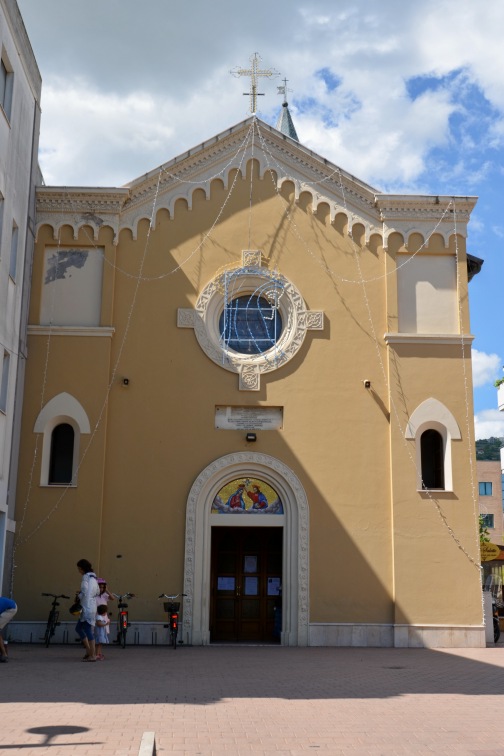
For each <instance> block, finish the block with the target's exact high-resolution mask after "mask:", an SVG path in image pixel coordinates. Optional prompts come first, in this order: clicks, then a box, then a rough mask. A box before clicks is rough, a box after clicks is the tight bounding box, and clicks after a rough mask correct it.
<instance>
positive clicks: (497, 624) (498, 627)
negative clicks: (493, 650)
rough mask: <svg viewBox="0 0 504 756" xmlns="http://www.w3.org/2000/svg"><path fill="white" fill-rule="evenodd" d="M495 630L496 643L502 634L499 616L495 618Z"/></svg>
mask: <svg viewBox="0 0 504 756" xmlns="http://www.w3.org/2000/svg"><path fill="white" fill-rule="evenodd" d="M493 631H494V643H497V641H498V640H499V638H500V634H501V631H500V624H499V620H498V619H497V617H494V618H493Z"/></svg>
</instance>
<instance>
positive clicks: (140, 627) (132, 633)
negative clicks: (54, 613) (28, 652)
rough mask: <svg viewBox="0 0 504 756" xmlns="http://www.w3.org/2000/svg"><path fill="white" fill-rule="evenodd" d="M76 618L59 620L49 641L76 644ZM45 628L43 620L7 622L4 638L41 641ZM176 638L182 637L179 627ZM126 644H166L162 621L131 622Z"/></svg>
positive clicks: (113, 633) (113, 631) (112, 629)
mask: <svg viewBox="0 0 504 756" xmlns="http://www.w3.org/2000/svg"><path fill="white" fill-rule="evenodd" d="M76 624H77V620H75V621H70V622H66V621H65V622H61V624H60V625H59V626H58V627H57V628H56V632H55V633H54V635H53V637H52V640H51V643H65V644H69V645H75V646H77V640H76V639H77V637H78V636H77V633H76V632H75V625H76ZM45 629H46V623H45V622H15V621H14V620H13V621H12V622H9V624H8V625H7V627H6V628H5V630H4V631H3V634H4V638H7V639H8V640H9V641H10V642H11V643H43V640H44V633H45ZM116 632H117V631H116V623H115V622H114V620H112V622H111V624H110V642H111V643H112V641H113V640H114V639H115V637H116ZM178 640H179V641H180V640H184V641H185V640H186V639H185V638H182V636H181V633H180V629H179V636H178ZM127 644H128V645H131V646H135V645H142V646H163V645H167V644H168V630H167V629H166V628H165V627H163V623H162V622H132V623H131V627H129V628H128V636H127Z"/></svg>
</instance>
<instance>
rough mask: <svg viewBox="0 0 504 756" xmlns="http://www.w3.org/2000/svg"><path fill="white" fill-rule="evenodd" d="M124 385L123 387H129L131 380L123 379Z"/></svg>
mask: <svg viewBox="0 0 504 756" xmlns="http://www.w3.org/2000/svg"><path fill="white" fill-rule="evenodd" d="M122 385H123V386H129V378H123V379H122Z"/></svg>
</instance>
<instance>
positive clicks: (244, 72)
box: [230, 53, 279, 115]
mask: <svg viewBox="0 0 504 756" xmlns="http://www.w3.org/2000/svg"><path fill="white" fill-rule="evenodd" d="M260 60H261V57H260V55H259V54H258V53H254V54H253V55H251V57H250V62H251V64H252V65H251V67H250V68H239V67H238V66H237V67H236V68H233V69H232V70H231V71H230V73H232V74H233V76H236V77H239V76H250V92H244V93H243V94H244V95H247V96H248V97H250V112H251V113H252V115H255V114H256V112H257V98H258V97H264V92H258V91H257V87H258V83H257V80H258V78H259V77H266V78H268V79H271V77H273V76H279V72H278V71H275V69H274V68H266V69H260V68H259V67H258V66H259V61H260Z"/></svg>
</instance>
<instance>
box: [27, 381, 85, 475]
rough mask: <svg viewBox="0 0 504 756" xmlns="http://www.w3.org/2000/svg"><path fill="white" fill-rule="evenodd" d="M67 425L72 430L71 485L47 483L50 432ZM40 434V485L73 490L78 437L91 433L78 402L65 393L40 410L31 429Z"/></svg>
mask: <svg viewBox="0 0 504 756" xmlns="http://www.w3.org/2000/svg"><path fill="white" fill-rule="evenodd" d="M62 423H68V425H71V426H72V428H73V430H74V449H73V464H72V480H71V483H69V484H67V483H49V466H50V462H51V441H52V432H53V430H54V429H55V427H56V426H57V425H61V424H62ZM33 430H34V432H35V433H42V434H43V440H42V459H41V464H40V485H41V486H47V487H49V488H58V487H60V488H61V487H63V488H73V487H75V486H77V479H78V472H79V453H80V437H81V435H82V434H87V433H90V432H91V426H90V423H89V418H88V416H87V414H86V412H85V410H84V408H83V407H82V405H81V404H80V402H78V401H77V399H75V397H73V396H71V394H68V393H66V392H64V393H62V394H58V395H57V396H55V397H53V398H52V399H51V401H50V402H48V403H47V404H46V405H45V407H44V408H43V409H42V410H41V412H40V414H39V416H38V417H37V419H36V421H35V426H34V428H33Z"/></svg>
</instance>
